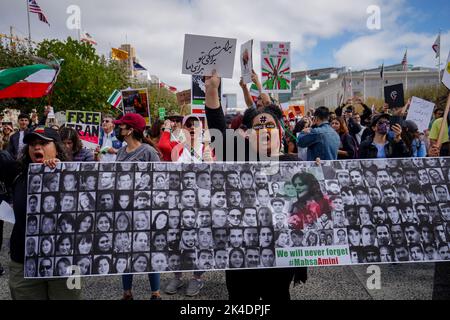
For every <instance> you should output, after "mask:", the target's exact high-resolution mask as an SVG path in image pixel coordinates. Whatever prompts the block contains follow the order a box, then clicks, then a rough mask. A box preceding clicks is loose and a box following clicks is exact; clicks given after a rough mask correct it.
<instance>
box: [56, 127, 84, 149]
mask: <svg viewBox="0 0 450 320" xmlns="http://www.w3.org/2000/svg"><path fill="white" fill-rule="evenodd" d="M59 135H60V137H61V140H62V141H64V140H70V141H72V143H73V147H72V150H67V151H68V152H70V153H72V154H77V153H78V152H80V151H81V149H83V144H82V143H81V139H80V136H79V135H78V132H77V131H76V130H75V129H73V128H69V127H62V128H61V129H59Z"/></svg>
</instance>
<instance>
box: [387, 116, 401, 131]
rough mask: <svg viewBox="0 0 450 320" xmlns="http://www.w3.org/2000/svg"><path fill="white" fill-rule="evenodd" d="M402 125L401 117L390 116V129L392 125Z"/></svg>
mask: <svg viewBox="0 0 450 320" xmlns="http://www.w3.org/2000/svg"><path fill="white" fill-rule="evenodd" d="M402 123H403V117H401V116H391V120H390V125H391V128H392V127H393V126H394V125H396V124H399V125H401V124H402Z"/></svg>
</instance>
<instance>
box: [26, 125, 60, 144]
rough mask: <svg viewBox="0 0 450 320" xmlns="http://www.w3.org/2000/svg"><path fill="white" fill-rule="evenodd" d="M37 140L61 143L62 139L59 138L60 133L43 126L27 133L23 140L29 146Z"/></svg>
mask: <svg viewBox="0 0 450 320" xmlns="http://www.w3.org/2000/svg"><path fill="white" fill-rule="evenodd" d="M36 139H41V140H44V141H53V142H61V137H60V136H59V134H58V131H56V130H55V129H52V128H48V127H43V126H39V127H36V128H35V129H34V130H33V131H31V132H29V133H27V134H26V135H25V137H24V138H23V142H24V143H25V144H29V143H31V142H32V141H34V140H36Z"/></svg>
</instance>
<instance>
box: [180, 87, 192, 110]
mask: <svg viewBox="0 0 450 320" xmlns="http://www.w3.org/2000/svg"><path fill="white" fill-rule="evenodd" d="M177 102H178V105H179V106H180V107H181V106H183V105H186V104H190V103H191V90H184V91H181V92H178V93H177Z"/></svg>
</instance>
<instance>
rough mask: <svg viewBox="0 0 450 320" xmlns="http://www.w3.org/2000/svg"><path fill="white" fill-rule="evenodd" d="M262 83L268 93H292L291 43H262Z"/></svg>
mask: <svg viewBox="0 0 450 320" xmlns="http://www.w3.org/2000/svg"><path fill="white" fill-rule="evenodd" d="M261 83H262V87H263V91H264V92H267V93H288V92H291V43H290V42H261Z"/></svg>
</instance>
